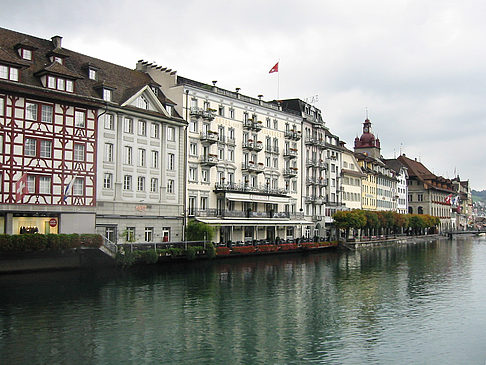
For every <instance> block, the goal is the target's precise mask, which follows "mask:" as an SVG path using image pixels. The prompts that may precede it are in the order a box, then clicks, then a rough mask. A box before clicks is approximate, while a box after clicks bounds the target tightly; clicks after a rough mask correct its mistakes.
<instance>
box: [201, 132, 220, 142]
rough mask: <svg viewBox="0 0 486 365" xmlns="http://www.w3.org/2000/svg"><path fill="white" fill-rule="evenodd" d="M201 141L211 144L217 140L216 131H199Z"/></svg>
mask: <svg viewBox="0 0 486 365" xmlns="http://www.w3.org/2000/svg"><path fill="white" fill-rule="evenodd" d="M200 138H201V143H203V144H213V143H216V142H218V133H217V132H211V131H208V132H201V137H200Z"/></svg>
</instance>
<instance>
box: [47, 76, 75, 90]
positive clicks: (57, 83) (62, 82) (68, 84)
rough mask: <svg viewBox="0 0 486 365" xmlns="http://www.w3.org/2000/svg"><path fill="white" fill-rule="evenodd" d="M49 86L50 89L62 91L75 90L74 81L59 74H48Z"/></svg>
mask: <svg viewBox="0 0 486 365" xmlns="http://www.w3.org/2000/svg"><path fill="white" fill-rule="evenodd" d="M47 87H48V88H49V89H54V90H60V91H67V92H70V93H72V92H74V81H73V80H69V79H65V78H62V77H58V76H52V75H48V76H47Z"/></svg>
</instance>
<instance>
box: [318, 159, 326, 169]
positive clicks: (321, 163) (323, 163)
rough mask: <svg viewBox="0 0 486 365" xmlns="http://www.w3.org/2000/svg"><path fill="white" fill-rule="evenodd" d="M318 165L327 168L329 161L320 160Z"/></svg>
mask: <svg viewBox="0 0 486 365" xmlns="http://www.w3.org/2000/svg"><path fill="white" fill-rule="evenodd" d="M316 167H319V168H320V169H321V170H326V169H327V163H326V162H325V161H324V160H319V161H318V164H317V165H316Z"/></svg>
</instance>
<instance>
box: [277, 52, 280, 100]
mask: <svg viewBox="0 0 486 365" xmlns="http://www.w3.org/2000/svg"><path fill="white" fill-rule="evenodd" d="M277 64H278V66H279V70H278V72H277V100H279V99H280V58H279V59H278V62H277Z"/></svg>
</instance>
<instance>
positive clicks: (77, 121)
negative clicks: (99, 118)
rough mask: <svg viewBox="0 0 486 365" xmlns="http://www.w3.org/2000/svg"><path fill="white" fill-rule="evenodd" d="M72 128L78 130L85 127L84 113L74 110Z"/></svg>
mask: <svg viewBox="0 0 486 365" xmlns="http://www.w3.org/2000/svg"><path fill="white" fill-rule="evenodd" d="M74 126H75V127H78V128H84V127H85V126H86V113H85V112H84V111H80V110H76V111H75V112H74Z"/></svg>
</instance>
